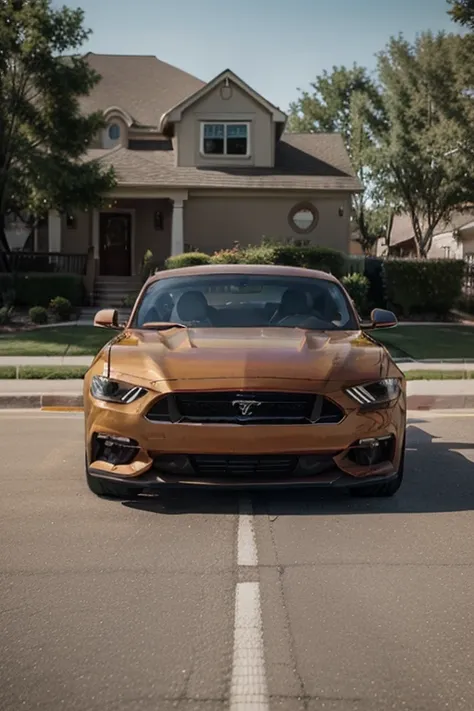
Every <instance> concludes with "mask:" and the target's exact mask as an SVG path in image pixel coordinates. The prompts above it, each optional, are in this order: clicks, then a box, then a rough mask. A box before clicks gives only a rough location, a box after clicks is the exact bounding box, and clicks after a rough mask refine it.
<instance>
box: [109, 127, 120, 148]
mask: <svg viewBox="0 0 474 711" xmlns="http://www.w3.org/2000/svg"><path fill="white" fill-rule="evenodd" d="M119 138H120V126H119V125H118V123H113V124H111V125H110V126H109V139H110V140H111V141H113V142H114V143H115V141H118V140H119Z"/></svg>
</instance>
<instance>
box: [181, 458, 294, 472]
mask: <svg viewBox="0 0 474 711" xmlns="http://www.w3.org/2000/svg"><path fill="white" fill-rule="evenodd" d="M297 463H298V457H296V456H278V455H271V454H269V455H260V456H250V455H249V456H247V455H235V456H233V455H218V454H216V455H211V454H200V455H195V456H193V457H191V464H192V465H193V468H194V470H195V471H196V473H197V474H199V475H201V476H209V477H213V476H231V477H233V476H235V477H241V476H244V477H245V476H255V477H266V476H268V477H272V478H275V477H279V476H281V477H284V476H288V475H290V474H292V472H293V471H294V469H295V468H296V465H297Z"/></svg>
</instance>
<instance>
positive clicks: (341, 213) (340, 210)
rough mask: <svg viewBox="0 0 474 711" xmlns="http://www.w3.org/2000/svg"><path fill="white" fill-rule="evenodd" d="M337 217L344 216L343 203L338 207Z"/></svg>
mask: <svg viewBox="0 0 474 711" xmlns="http://www.w3.org/2000/svg"><path fill="white" fill-rule="evenodd" d="M339 217H344V206H343V205H341V207H340V208H339Z"/></svg>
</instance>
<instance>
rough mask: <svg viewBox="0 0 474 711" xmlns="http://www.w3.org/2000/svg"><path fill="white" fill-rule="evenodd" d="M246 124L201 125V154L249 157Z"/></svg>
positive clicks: (247, 127) (247, 128) (247, 126)
mask: <svg viewBox="0 0 474 711" xmlns="http://www.w3.org/2000/svg"><path fill="white" fill-rule="evenodd" d="M249 149H250V145H249V124H248V123H202V124H201V153H202V154H203V155H205V156H244V157H246V156H248V155H250V150H249Z"/></svg>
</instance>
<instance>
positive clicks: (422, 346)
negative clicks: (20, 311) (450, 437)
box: [0, 325, 474, 360]
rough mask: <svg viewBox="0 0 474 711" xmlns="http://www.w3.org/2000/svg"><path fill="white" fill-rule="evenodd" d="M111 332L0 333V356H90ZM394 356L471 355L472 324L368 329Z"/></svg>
mask: <svg viewBox="0 0 474 711" xmlns="http://www.w3.org/2000/svg"><path fill="white" fill-rule="evenodd" d="M114 335H115V333H114V332H113V331H110V330H108V329H101V328H94V327H93V326H60V327H57V328H41V329H38V330H36V331H23V332H19V333H6V334H1V335H0V356H64V355H70V356H81V355H84V356H93V355H95V354H96V353H97V352H98V351H99V350H100V349H101V348H102V346H104V345H105V344H106V343H107V341H109V340H110V339H111V338H112V337H113V336H114ZM371 335H373V337H374V338H376V339H377V340H378V341H380V342H381V343H383V344H384V345H385V346H387V348H388V349H389V350H390V352H391V354H392V355H393V356H394V357H396V358H407V357H408V358H413V359H414V360H424V359H426V358H431V359H434V360H443V359H446V358H457V359H464V358H473V359H474V327H470V326H458V325H453V326H442V325H440V326H404V325H399V326H397V327H396V328H394V329H388V330H386V331H376V332H374V331H372V332H371Z"/></svg>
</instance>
